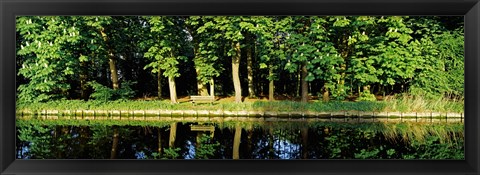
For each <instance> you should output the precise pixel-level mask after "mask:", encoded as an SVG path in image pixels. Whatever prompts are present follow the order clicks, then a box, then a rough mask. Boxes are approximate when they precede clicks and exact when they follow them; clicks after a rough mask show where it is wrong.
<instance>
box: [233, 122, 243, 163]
mask: <svg viewBox="0 0 480 175" xmlns="http://www.w3.org/2000/svg"><path fill="white" fill-rule="evenodd" d="M241 138H242V127H240V125H239V124H238V123H237V124H236V126H235V136H234V139H233V159H239V158H240V139H241Z"/></svg>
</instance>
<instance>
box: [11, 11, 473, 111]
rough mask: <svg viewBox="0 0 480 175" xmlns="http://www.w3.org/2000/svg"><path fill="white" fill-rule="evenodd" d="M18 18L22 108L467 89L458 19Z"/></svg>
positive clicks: (458, 95) (430, 94) (429, 94)
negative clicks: (76, 102) (97, 101)
mask: <svg viewBox="0 0 480 175" xmlns="http://www.w3.org/2000/svg"><path fill="white" fill-rule="evenodd" d="M16 23H17V24H16V29H17V34H16V35H17V37H16V38H17V42H16V45H17V46H16V47H17V58H16V61H17V73H18V74H17V78H16V80H17V87H18V92H17V102H20V103H31V102H44V101H50V100H56V99H76V100H78V99H83V100H89V99H103V100H115V99H134V98H143V97H154V96H156V97H157V98H159V99H162V97H163V98H167V97H169V98H170V100H171V102H172V103H177V102H178V97H179V96H188V95H202V96H206V95H218V96H234V97H235V102H242V100H243V98H245V97H248V98H268V99H269V100H275V99H280V98H282V99H285V98H288V99H292V100H299V101H301V102H307V101H308V100H309V99H312V98H314V97H315V98H318V99H319V101H329V100H339V101H342V100H352V99H353V100H367V101H369V100H370V101H371V100H376V96H388V95H395V94H409V95H413V96H422V97H424V98H447V99H460V100H463V96H464V93H463V89H464V88H463V86H464V61H463V60H464V30H463V17H462V16H19V17H17V20H16ZM177 96H178V97H177Z"/></svg>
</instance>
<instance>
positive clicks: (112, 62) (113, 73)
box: [100, 28, 119, 89]
mask: <svg viewBox="0 0 480 175" xmlns="http://www.w3.org/2000/svg"><path fill="white" fill-rule="evenodd" d="M100 33H101V35H102V38H103V41H104V42H105V45H107V48H108V66H109V67H110V78H111V80H112V86H113V89H118V87H119V85H118V75H117V74H118V71H117V66H116V58H115V55H114V54H113V49H112V48H111V46H109V44H108V42H109V41H108V40H109V39H108V36H107V34H106V33H105V29H103V28H102V30H101V31H100Z"/></svg>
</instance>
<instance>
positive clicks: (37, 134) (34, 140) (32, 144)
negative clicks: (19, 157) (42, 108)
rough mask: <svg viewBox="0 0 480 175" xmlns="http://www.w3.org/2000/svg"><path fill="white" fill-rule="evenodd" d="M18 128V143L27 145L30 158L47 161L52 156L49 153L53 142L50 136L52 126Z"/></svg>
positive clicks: (23, 126) (26, 125)
mask: <svg viewBox="0 0 480 175" xmlns="http://www.w3.org/2000/svg"><path fill="white" fill-rule="evenodd" d="M17 127H19V126H17ZM19 128H20V129H19V130H18V136H17V137H18V139H19V140H20V141H23V142H27V143H28V145H29V150H28V151H29V157H30V158H32V159H48V158H51V157H52V156H53V154H52V152H51V150H52V149H53V148H52V143H53V142H54V140H53V137H52V134H51V131H52V128H53V127H52V126H44V125H35V124H25V125H22V126H21V127H19Z"/></svg>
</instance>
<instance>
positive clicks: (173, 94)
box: [168, 77, 177, 103]
mask: <svg viewBox="0 0 480 175" xmlns="http://www.w3.org/2000/svg"><path fill="white" fill-rule="evenodd" d="M168 86H169V89H170V100H171V101H172V103H177V89H176V86H175V78H174V77H168Z"/></svg>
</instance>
